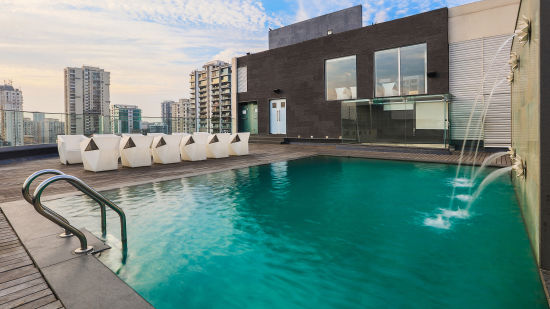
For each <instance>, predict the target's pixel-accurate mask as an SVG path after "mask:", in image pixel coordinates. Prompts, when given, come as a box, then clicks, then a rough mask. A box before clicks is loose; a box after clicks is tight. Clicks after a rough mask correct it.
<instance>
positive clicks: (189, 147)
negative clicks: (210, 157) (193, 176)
mask: <svg viewBox="0 0 550 309" xmlns="http://www.w3.org/2000/svg"><path fill="white" fill-rule="evenodd" d="M209 137H210V133H206V132H195V133H193V135H190V134H187V135H183V137H182V139H181V142H180V153H181V159H182V160H185V161H201V160H206V143H208V138H209Z"/></svg>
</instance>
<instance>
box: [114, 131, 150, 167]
mask: <svg viewBox="0 0 550 309" xmlns="http://www.w3.org/2000/svg"><path fill="white" fill-rule="evenodd" d="M152 142H153V136H146V135H141V134H124V135H123V136H122V140H121V141H120V145H119V150H120V161H121V162H122V166H127V167H140V166H150V165H151V164H152V161H151V143H152Z"/></svg>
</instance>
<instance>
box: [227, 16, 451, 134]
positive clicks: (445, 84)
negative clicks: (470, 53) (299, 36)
mask: <svg viewBox="0 0 550 309" xmlns="http://www.w3.org/2000/svg"><path fill="white" fill-rule="evenodd" d="M447 24H448V23H447V9H446V8H444V9H439V10H434V11H430V12H427V13H423V14H418V15H414V16H410V17H406V18H402V19H397V20H393V21H389V22H385V23H381V24H376V25H373V26H368V27H364V28H361V29H356V30H351V31H347V32H343V33H339V34H333V35H330V36H325V37H321V38H318V39H315V40H310V41H306V42H302V43H299V44H295V45H290V46H285V47H281V48H276V49H271V50H267V51H264V52H261V53H257V54H252V55H248V56H243V57H240V58H238V59H237V65H238V66H239V67H240V66H247V68H248V89H247V90H248V91H247V92H245V93H238V94H237V102H249V101H256V102H257V103H258V131H259V134H269V100H270V99H276V98H286V99H287V136H289V137H297V136H298V135H300V136H302V137H306V136H307V137H309V136H314V138H325V137H326V136H328V137H329V138H339V137H340V136H341V135H342V133H341V132H342V129H341V104H340V101H326V99H325V76H324V66H325V60H326V59H333V58H338V57H344V56H350V55H356V56H357V97H358V98H373V97H374V52H375V51H377V50H384V49H389V48H396V47H401V46H407V45H413V44H420V43H426V44H427V48H428V49H427V53H428V59H427V61H428V63H427V66H428V68H427V71H428V72H436V76H435V77H430V78H428V80H427V83H428V94H444V93H448V91H449V54H448V41H447ZM274 89H280V93H275V92H274V91H273V90H274Z"/></svg>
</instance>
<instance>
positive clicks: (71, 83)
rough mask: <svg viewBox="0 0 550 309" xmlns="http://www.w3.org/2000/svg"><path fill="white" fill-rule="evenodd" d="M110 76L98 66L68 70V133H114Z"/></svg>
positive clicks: (66, 71)
mask: <svg viewBox="0 0 550 309" xmlns="http://www.w3.org/2000/svg"><path fill="white" fill-rule="evenodd" d="M110 75H111V74H110V73H109V72H106V71H105V70H103V69H100V68H96V67H89V66H83V67H82V68H72V67H68V68H65V113H66V114H68V117H67V123H66V125H67V134H93V133H110V131H111V123H110V121H109V106H110V103H111V102H110V99H109V98H110V93H109V87H110V83H111V82H110V80H111V77H110Z"/></svg>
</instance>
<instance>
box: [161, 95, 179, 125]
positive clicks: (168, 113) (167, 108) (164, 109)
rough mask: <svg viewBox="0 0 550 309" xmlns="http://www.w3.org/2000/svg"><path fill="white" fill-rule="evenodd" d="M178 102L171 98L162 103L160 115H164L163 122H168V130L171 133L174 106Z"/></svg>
mask: <svg viewBox="0 0 550 309" xmlns="http://www.w3.org/2000/svg"><path fill="white" fill-rule="evenodd" d="M174 104H176V102H174V101H171V100H166V101H163V102H162V103H160V115H161V117H162V123H164V124H166V127H167V128H168V129H167V130H168V131H169V132H166V133H171V130H172V118H173V116H172V107H173V105H174Z"/></svg>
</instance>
